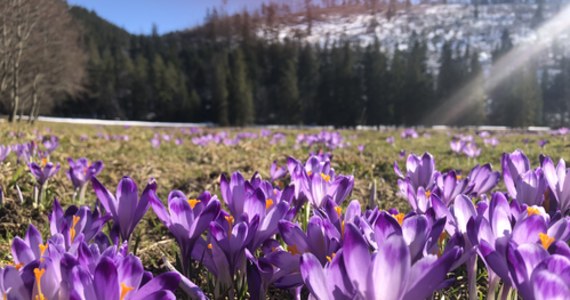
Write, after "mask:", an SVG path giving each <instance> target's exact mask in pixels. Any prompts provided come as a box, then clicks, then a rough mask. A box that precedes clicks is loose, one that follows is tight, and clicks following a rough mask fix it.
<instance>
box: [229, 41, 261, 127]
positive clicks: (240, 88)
mask: <svg viewBox="0 0 570 300" xmlns="http://www.w3.org/2000/svg"><path fill="white" fill-rule="evenodd" d="M230 67H231V75H230V82H229V103H230V109H231V112H232V114H231V115H230V122H231V123H232V124H233V125H237V126H245V125H250V124H253V122H254V120H255V119H254V107H253V96H252V94H251V87H250V85H249V80H248V77H247V73H246V66H245V62H244V57H243V53H242V51H241V49H239V48H238V49H236V50H234V52H233V53H232V55H231V64H230Z"/></svg>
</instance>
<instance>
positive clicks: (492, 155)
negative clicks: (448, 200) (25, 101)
mask: <svg viewBox="0 0 570 300" xmlns="http://www.w3.org/2000/svg"><path fill="white" fill-rule="evenodd" d="M416 130H417V133H418V135H419V136H418V137H417V138H407V139H404V138H402V137H401V135H400V134H401V131H402V130H401V129H393V130H383V131H356V130H339V131H338V132H339V133H340V135H341V136H342V138H343V140H342V146H341V147H338V148H336V149H333V150H331V149H327V148H326V147H325V146H323V145H311V146H307V145H300V144H298V143H297V142H296V141H297V136H298V135H299V134H317V133H319V132H321V131H322V130H321V129H314V130H312V129H307V130H293V129H270V132H269V131H267V130H264V134H262V132H261V131H262V128H239V129H238V128H200V129H194V130H189V129H169V128H155V129H150V128H134V127H131V128H126V127H121V126H116V127H100V126H84V125H60V124H47V123H40V124H37V125H35V126H33V127H31V126H29V125H24V124H15V125H9V124H0V145H15V144H21V143H27V142H30V141H34V142H35V143H37V145H38V146H39V149H40V150H41V149H42V147H43V145H42V139H45V137H47V136H56V137H58V138H59V146H58V147H57V148H56V149H55V150H54V151H53V152H52V153H51V154H50V155H49V161H51V162H53V163H59V164H61V169H60V170H59V172H58V173H57V174H56V175H55V176H54V177H53V178H51V179H50V180H49V181H48V183H47V189H46V199H47V200H46V201H45V202H44V203H42V205H40V206H39V207H34V206H33V205H32V204H31V202H32V198H33V194H34V185H35V179H34V177H33V176H32V175H31V174H30V172H29V170H28V167H27V165H26V164H24V163H18V162H17V158H16V155H15V154H14V153H11V154H10V155H9V156H8V158H7V159H6V160H5V161H4V162H0V187H1V188H2V190H3V200H2V204H1V207H0V261H2V262H5V263H7V262H10V261H12V258H11V254H10V241H11V240H12V238H13V237H14V236H23V235H24V234H25V231H26V229H27V227H28V224H30V223H33V224H34V225H36V227H38V229H39V230H40V231H42V234H43V235H44V236H48V234H49V223H48V219H47V216H48V213H49V211H50V210H51V203H52V199H54V198H57V199H59V201H60V202H61V203H62V206H64V207H65V206H67V205H70V204H78V203H74V200H73V198H74V196H73V195H74V190H73V186H72V184H71V182H70V180H69V179H68V178H67V176H66V174H65V173H66V171H67V169H68V168H69V165H68V162H67V159H68V158H69V157H71V158H73V159H77V158H80V157H86V158H88V159H89V161H96V160H101V161H103V163H104V169H103V170H102V172H101V173H100V175H98V176H97V178H98V179H99V181H100V182H101V183H103V185H105V187H107V189H109V190H110V191H111V192H112V193H114V191H115V188H116V185H117V183H118V181H119V180H120V179H121V177H123V176H130V177H131V178H133V179H134V180H135V182H137V184H138V189H139V193H140V192H142V189H143V188H144V186H145V185H146V182H147V180H148V179H149V178H154V179H156V182H157V184H158V189H157V193H158V195H159V197H160V199H161V200H162V201H163V202H165V201H166V198H167V195H168V193H169V192H170V191H171V190H173V189H179V190H181V191H183V192H184V193H185V194H186V195H187V196H188V197H189V198H191V197H196V196H198V194H200V193H201V192H203V191H205V190H207V191H210V192H211V193H215V194H218V196H219V195H220V191H219V178H220V175H221V174H222V173H227V174H231V173H232V172H234V171H240V172H241V173H242V174H243V175H244V177H245V178H246V179H247V178H250V177H251V176H252V175H253V174H254V172H256V171H257V172H259V173H260V174H261V175H262V177H263V178H268V177H269V176H270V174H269V170H270V166H271V164H272V162H273V161H277V163H278V165H280V166H285V162H286V159H287V157H288V156H292V157H295V158H297V159H299V160H301V161H305V160H306V159H307V157H308V155H309V153H311V152H319V151H323V152H330V153H332V155H333V159H332V167H333V168H334V169H335V171H336V173H337V174H345V175H353V176H354V178H355V180H354V182H355V184H354V190H353V192H352V195H351V196H350V197H349V199H358V200H360V202H361V203H362V206H363V207H366V206H367V205H369V202H370V199H371V193H373V192H374V191H375V195H373V197H372V199H375V201H376V202H377V203H376V204H377V205H378V206H379V207H380V208H382V209H388V208H392V207H396V208H399V209H400V210H402V211H405V212H406V211H409V208H408V207H409V206H408V204H407V202H406V200H404V199H403V198H400V197H398V195H397V191H398V186H397V178H398V177H397V176H396V174H395V173H394V171H393V163H394V162H395V161H396V162H398V164H399V165H400V168H405V162H406V157H407V155H408V154H410V153H415V154H422V153H423V152H426V151H427V152H430V153H431V154H433V156H434V157H435V160H436V168H437V170H439V171H445V170H449V169H455V170H459V171H460V172H461V173H462V174H468V172H469V170H470V169H471V168H472V167H474V166H475V165H477V164H484V163H487V162H489V163H491V164H492V166H493V169H494V170H500V158H501V154H502V153H503V152H512V151H513V150H515V149H517V148H519V149H521V150H523V151H524V152H525V153H526V154H527V156H528V157H529V158H530V159H531V160H532V164H533V166H537V165H538V157H539V155H540V154H541V153H543V154H547V155H550V156H551V157H552V158H553V159H555V160H557V159H558V158H564V159H565V160H567V159H568V158H570V155H568V147H570V140H569V139H568V137H567V136H565V135H553V134H551V133H549V132H526V131H504V132H503V131H501V132H491V133H490V137H491V138H496V139H497V140H498V141H499V143H498V145H496V146H495V147H492V146H487V145H486V144H485V143H484V142H483V138H482V137H480V136H479V132H476V131H474V130H467V129H453V130H449V131H447V130H445V131H444V130H432V129H421V128H419V129H416ZM222 131H223V132H226V133H227V135H228V137H230V138H231V137H234V136H236V135H237V134H239V133H244V132H247V133H254V134H256V135H257V137H255V138H251V137H249V138H244V139H242V140H240V141H239V142H237V144H235V145H226V144H224V143H220V144H216V143H210V144H207V145H197V144H195V143H194V142H193V138H197V137H201V136H205V135H208V134H217V133H219V132H222ZM275 134H279V135H280V136H281V138H282V140H281V139H279V140H278V141H277V142H272V137H273V136H274V135H275ZM263 135H265V136H263ZM458 135H463V136H468V135H471V136H472V137H473V139H474V142H475V143H476V144H477V146H478V147H480V148H481V154H480V156H478V157H476V158H469V157H467V156H466V155H464V154H457V153H454V152H452V151H451V148H450V141H451V140H452V138H453V137H454V136H458ZM282 136H284V138H283V137H282ZM389 137H394V143H393V144H391V143H388V142H387V140H386V139H387V138H389ZM153 138H154V139H155V143H153V142H151V141H152V140H153ZM158 140H159V141H160V142H159V145H157V143H156V141H158ZM542 140H547V141H548V143H547V144H546V145H545V146H544V147H540V146H539V141H542ZM359 146H364V148H363V149H362V148H360V149H359ZM361 150H362V151H361ZM404 153H405V154H404ZM32 160H33V158H32ZM287 180H288V178H287V177H286V178H285V179H284V181H285V182H281V183H280V184H286V181H287ZM374 183H375V186H376V188H375V189H374V188H373V186H374ZM498 188H499V189H504V188H503V183H502V182H501V183H500V184H499V186H498ZM20 192H21V194H20ZM219 197H220V196H219ZM85 198H86V204H88V205H91V206H92V205H93V204H94V203H95V199H96V197H95V194H94V193H93V190H92V189H91V186H90V185H89V186H88V187H87V190H86V197H85ZM220 199H222V198H221V197H220ZM22 200H23V203H22ZM345 204H346V202H345ZM133 240H134V241H135V247H134V248H133V252H135V253H136V254H137V255H138V256H139V257H141V259H142V261H143V264H144V266H145V267H146V268H148V269H150V270H160V269H161V268H162V263H161V258H162V257H163V256H166V257H167V258H172V257H174V256H175V253H176V249H177V246H176V243H175V242H174V239H173V238H172V237H171V236H170V235H169V233H168V230H167V229H166V228H165V227H164V226H163V225H162V224H161V223H160V221H158V219H157V218H156V216H155V214H154V213H153V212H152V210H150V211H149V212H147V214H146V215H145V217H144V219H143V220H142V222H141V224H139V226H138V227H137V229H136V231H135V233H134V238H133ZM459 278H460V277H459Z"/></svg>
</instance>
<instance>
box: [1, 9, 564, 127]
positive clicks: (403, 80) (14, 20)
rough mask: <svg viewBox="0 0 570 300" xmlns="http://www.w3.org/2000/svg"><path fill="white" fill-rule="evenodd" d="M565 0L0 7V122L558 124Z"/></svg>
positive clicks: (561, 100)
mask: <svg viewBox="0 0 570 300" xmlns="http://www.w3.org/2000/svg"><path fill="white" fill-rule="evenodd" d="M569 3H570V1H567V0H508V1H490V0H458V1H456V0H454V1H451V0H441V1H417V0H414V1H411V0H404V1H398V0H322V1H321V0H289V1H285V0H280V1H262V0H248V1H247V0H241V1H239V0H233V1H232V0H225V1H197V0H165V1H158V0H142V1H135V0H121V1H112V0H69V1H62V0H2V1H0V114H2V115H4V116H6V118H8V120H10V121H22V122H24V121H26V122H33V121H34V120H35V118H36V117H37V116H38V115H46V116H61V117H82V118H98V119H121V120H145V121H173V122H208V123H215V124H219V125H222V126H245V125H251V124H282V125H287V124H291V125H300V124H304V125H334V126H337V127H352V126H356V125H371V126H377V125H406V126H409V125H434V124H438V125H439V124H442V125H457V126H464V125H481V124H489V125H506V126H531V125H545V126H552V127H560V126H569V125H570V124H569V123H570V60H569V55H570V48H569V46H570V37H569V35H568V34H569V33H570V8H569V6H568V4H569Z"/></svg>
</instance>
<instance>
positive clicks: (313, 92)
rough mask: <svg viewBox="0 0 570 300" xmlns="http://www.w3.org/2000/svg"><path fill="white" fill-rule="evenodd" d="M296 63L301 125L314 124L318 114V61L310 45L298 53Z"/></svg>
mask: <svg viewBox="0 0 570 300" xmlns="http://www.w3.org/2000/svg"><path fill="white" fill-rule="evenodd" d="M298 62H299V63H298V67H297V71H298V72H297V74H298V75H297V78H298V88H299V101H300V103H301V112H302V116H303V123H305V124H315V123H316V122H317V121H318V119H319V116H318V114H319V113H320V111H319V109H318V103H317V90H318V86H319V59H318V57H317V56H316V50H314V49H313V47H312V46H311V45H310V44H307V45H305V46H304V47H303V48H302V49H301V51H300V52H299V59H298Z"/></svg>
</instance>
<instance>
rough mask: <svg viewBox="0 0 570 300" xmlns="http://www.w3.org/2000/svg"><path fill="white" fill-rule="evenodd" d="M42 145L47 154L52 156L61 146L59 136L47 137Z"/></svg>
mask: <svg viewBox="0 0 570 300" xmlns="http://www.w3.org/2000/svg"><path fill="white" fill-rule="evenodd" d="M42 144H43V145H44V147H45V148H46V152H47V153H48V154H51V153H52V152H53V151H55V149H57V147H58V146H59V138H58V137H57V136H53V135H52V136H50V137H49V138H48V137H45V138H44V139H43V142H42Z"/></svg>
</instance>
